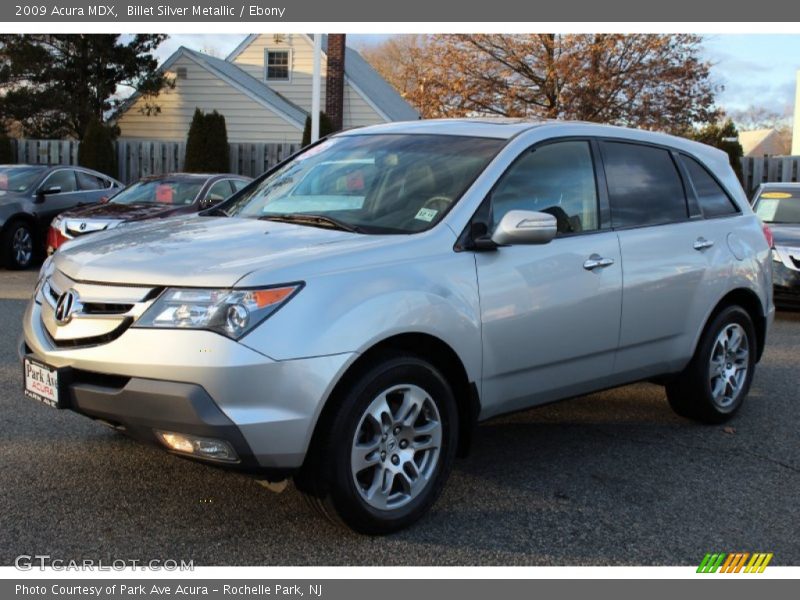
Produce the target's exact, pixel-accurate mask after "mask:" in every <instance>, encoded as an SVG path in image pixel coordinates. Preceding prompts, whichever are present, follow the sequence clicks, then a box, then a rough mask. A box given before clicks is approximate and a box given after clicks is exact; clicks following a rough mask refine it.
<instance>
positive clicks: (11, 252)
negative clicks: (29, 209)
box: [0, 221, 35, 270]
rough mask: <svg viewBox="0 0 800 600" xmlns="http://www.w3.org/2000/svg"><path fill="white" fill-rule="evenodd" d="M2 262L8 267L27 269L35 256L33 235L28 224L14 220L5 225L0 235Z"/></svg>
mask: <svg viewBox="0 0 800 600" xmlns="http://www.w3.org/2000/svg"><path fill="white" fill-rule="evenodd" d="M0 250H2V253H3V263H4V264H5V266H6V268H8V269H15V270H20V269H27V268H28V267H30V266H31V265H32V264H33V259H34V256H35V237H34V234H33V230H32V229H31V227H30V225H28V224H27V223H26V222H24V221H14V222H12V223H10V224H9V225H8V226H6V228H5V231H3V236H2V249H0Z"/></svg>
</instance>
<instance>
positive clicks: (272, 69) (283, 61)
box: [266, 50, 291, 81]
mask: <svg viewBox="0 0 800 600" xmlns="http://www.w3.org/2000/svg"><path fill="white" fill-rule="evenodd" d="M266 54H267V56H266V71H267V72H266V80H267V81H289V80H290V79H291V77H290V76H289V75H290V72H291V71H290V65H289V63H290V62H291V52H290V51H289V50H266Z"/></svg>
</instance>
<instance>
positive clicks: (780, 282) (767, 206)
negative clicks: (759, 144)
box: [753, 183, 800, 308]
mask: <svg viewBox="0 0 800 600" xmlns="http://www.w3.org/2000/svg"><path fill="white" fill-rule="evenodd" d="M753 210H754V211H755V213H756V214H757V215H758V216H759V217H760V218H761V220H762V221H763V222H764V223H765V224H766V226H767V227H769V229H770V231H771V233H772V281H773V285H774V286H775V304H776V305H777V306H779V307H781V308H800V183H763V184H761V185H760V186H759V187H758V189H757V190H756V192H755V194H753Z"/></svg>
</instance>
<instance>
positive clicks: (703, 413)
mask: <svg viewBox="0 0 800 600" xmlns="http://www.w3.org/2000/svg"><path fill="white" fill-rule="evenodd" d="M756 353H757V348H756V336H755V329H754V327H753V321H752V320H751V319H750V316H749V315H748V314H747V311H745V310H744V309H742V308H741V307H739V306H729V307H727V308H725V309H723V310H722V311H721V312H720V313H719V314H718V315H716V316H715V317H714V318H713V319H712V320H711V322H710V323H709V324H708V326H707V327H706V329H705V331H704V332H703V336H702V338H701V339H700V343H699V344H698V347H697V351H696V352H695V355H694V357H693V358H692V361H691V362H690V363H689V365H688V366H687V367H686V369H685V370H684V371H683V372H682V373H681V374H680V375H678V376H677V377H676V378H675V379H673V380H672V381H670V382H669V383H667V386H666V388H667V398H668V399H669V403H670V406H672V408H673V410H674V411H675V412H676V413H678V414H679V415H681V416H683V417H687V418H690V419H694V420H697V421H701V422H703V423H723V422H725V421H727V420H728V419H730V418H731V417H732V416H733V415H734V414H735V413H736V411H738V410H739V408H740V407H741V405H742V402H744V398H745V396H747V392H748V391H749V389H750V383H751V382H752V380H753V372H754V370H755V357H756Z"/></svg>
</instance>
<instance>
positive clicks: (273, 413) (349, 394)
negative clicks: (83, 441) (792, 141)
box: [20, 120, 774, 533]
mask: <svg viewBox="0 0 800 600" xmlns="http://www.w3.org/2000/svg"><path fill="white" fill-rule="evenodd" d="M771 294H772V282H771V270H770V248H769V245H768V243H767V241H766V238H765V233H764V231H763V230H762V224H761V223H760V221H759V220H758V218H757V217H756V216H755V215H754V214H753V212H752V210H751V209H750V207H749V205H748V202H747V198H746V197H745V195H744V193H743V191H742V188H741V187H740V185H739V183H738V181H737V179H736V177H735V175H734V173H733V171H732V170H731V168H730V166H729V164H728V158H727V156H726V155H725V154H724V153H722V152H720V151H718V150H715V149H713V148H710V147H708V146H704V145H701V144H698V143H694V142H690V141H687V140H684V139H680V138H676V137H671V136H667V135H663V134H657V133H652V132H645V131H636V130H630V129H624V128H616V127H607V126H600V125H592V124H585V123H564V122H542V123H528V122H521V121H514V120H508V121H504V120H501V121H496V120H446V121H419V122H411V123H395V124H387V125H379V126H374V127H367V128H364V129H359V130H353V131H348V132H343V133H340V134H338V135H335V136H333V137H331V138H328V139H326V140H323V141H321V142H319V143H317V144H315V145H312V146H310V147H308V148H306V149H305V150H303V151H301V152H300V153H299V154H297V155H296V156H294V157H292V158H290V159H289V160H287V161H286V162H284V163H283V164H280V165H278V166H277V167H276V168H274V169H272V170H271V171H269V172H268V173H266V174H265V175H264V176H262V177H261V178H259V179H258V180H256V181H254V182H253V183H252V184H250V185H249V186H248V187H246V188H244V189H243V190H241V191H240V192H239V193H237V194H236V195H234V196H233V197H232V198H231V199H229V200H228V201H226V202H224V203H223V204H221V205H219V206H218V207H217V208H214V209H212V210H210V211H206V212H205V213H200V214H199V215H196V216H190V217H183V218H176V219H165V220H162V221H159V222H144V223H141V224H132V225H124V226H122V227H120V228H118V229H114V230H113V231H109V232H103V233H99V234H96V235H92V236H88V237H86V238H84V239H79V240H76V241H73V242H70V243H68V244H66V245H65V246H64V247H63V248H62V249H61V250H59V251H58V252H57V253H56V254H55V255H54V256H53V257H52V258H51V259H49V260H48V261H47V262H46V263H45V264H44V265H43V267H42V271H41V275H40V279H39V282H38V284H37V286H36V291H35V296H34V298H33V300H32V301H31V302H30V305H29V306H28V309H27V312H26V314H25V317H24V319H25V323H24V339H23V340H21V342H20V355H21V358H22V360H23V368H24V377H25V391H26V395H28V396H30V397H32V398H35V399H38V400H41V401H43V402H44V403H46V404H48V405H50V406H55V407H58V408H68V409H71V410H73V411H75V412H78V413H80V414H83V415H86V416H88V417H91V418H93V419H97V420H99V421H102V422H105V423H107V424H110V425H112V426H114V427H116V428H118V429H119V430H121V431H124V432H126V433H127V434H130V435H132V436H134V437H137V438H140V439H144V440H150V441H153V442H155V443H157V444H159V445H161V446H163V447H164V448H166V449H168V450H169V451H171V452H173V453H175V454H178V455H181V456H186V457H191V458H195V459H199V460H203V461H206V462H208V463H213V464H216V465H222V466H228V467H232V468H238V469H241V470H243V471H247V472H251V473H255V474H257V475H258V477H260V478H261V479H266V480H271V481H278V480H283V479H284V478H286V477H288V476H292V477H294V479H295V483H296V486H297V487H298V488H299V489H300V490H301V491H303V492H304V493H305V494H306V495H307V496H308V497H309V498H310V499H311V501H312V504H313V505H315V506H316V507H317V508H319V509H320V511H321V512H322V513H323V514H325V515H326V516H328V517H330V518H331V519H333V520H336V521H339V522H341V523H344V524H346V525H347V526H350V527H352V528H353V529H355V530H358V531H361V532H367V533H385V532H389V531H393V530H397V529H399V528H401V527H404V526H407V525H409V524H410V523H412V522H414V521H415V520H417V519H418V518H420V516H422V515H423V514H424V513H425V512H426V511H427V510H428V509H429V508H430V507H431V505H432V504H433V503H434V501H435V500H436V498H437V497H438V496H439V494H440V492H441V491H442V488H443V486H444V484H445V481H446V480H447V477H448V475H449V473H450V470H451V468H452V466H453V461H454V458H455V456H456V455H460V454H463V453H465V452H466V451H467V449H468V447H469V445H470V438H471V436H472V432H473V430H474V427H475V424H476V423H477V422H479V421H483V420H485V419H489V418H491V417H494V416H496V415H499V414H502V413H508V412H510V411H515V410H519V409H524V408H529V407H532V406H536V405H540V404H544V403H547V402H551V401H554V400H559V399H563V398H568V397H572V396H577V395H579V394H586V393H588V392H592V391H595V390H600V389H603V388H608V387H612V386H618V385H622V384H627V383H630V382H634V381H640V380H649V381H655V382H658V383H661V384H663V385H664V386H665V387H666V396H667V399H668V400H669V403H670V405H671V406H672V408H673V409H674V410H675V411H676V412H677V413H678V414H680V415H682V416H684V417H689V418H692V419H695V420H698V421H701V422H706V423H719V422H722V421H724V420H726V419H728V418H730V417H731V416H732V415H733V414H734V413H735V412H736V411H737V410H738V409H739V408H740V406H741V405H742V402H743V401H744V398H745V396H746V395H747V392H748V388H749V387H750V383H751V381H752V379H753V372H754V370H755V365H756V363H757V362H758V360H759V358H760V356H761V354H762V352H763V349H764V342H765V338H766V334H767V330H768V328H769V325H770V323H771V321H772V318H773V315H774V308H773V304H772V295H771Z"/></svg>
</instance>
